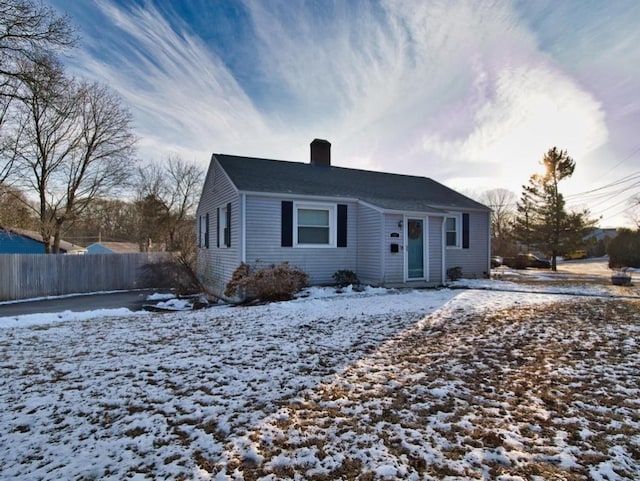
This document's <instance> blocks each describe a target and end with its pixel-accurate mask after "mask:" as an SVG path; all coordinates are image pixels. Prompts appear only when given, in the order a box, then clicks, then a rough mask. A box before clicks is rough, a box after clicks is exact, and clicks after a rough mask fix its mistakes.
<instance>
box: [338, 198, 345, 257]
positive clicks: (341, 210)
mask: <svg viewBox="0 0 640 481" xmlns="http://www.w3.org/2000/svg"><path fill="white" fill-rule="evenodd" d="M337 241H338V247H347V206H346V204H338V239H337Z"/></svg>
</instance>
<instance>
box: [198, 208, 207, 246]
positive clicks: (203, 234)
mask: <svg viewBox="0 0 640 481" xmlns="http://www.w3.org/2000/svg"><path fill="white" fill-rule="evenodd" d="M199 246H200V247H204V248H205V249H206V248H208V247H209V214H206V215H201V216H200V243H199Z"/></svg>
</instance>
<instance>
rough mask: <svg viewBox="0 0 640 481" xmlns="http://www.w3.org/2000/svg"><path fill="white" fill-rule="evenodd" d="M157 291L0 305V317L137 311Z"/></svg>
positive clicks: (90, 295) (78, 296) (93, 295)
mask: <svg viewBox="0 0 640 481" xmlns="http://www.w3.org/2000/svg"><path fill="white" fill-rule="evenodd" d="M154 292H157V290H139V291H126V292H115V293H110V294H89V295H77V296H72V297H61V298H56V299H43V300H38V301H21V302H12V303H8V304H0V317H9V316H21V315H24V314H41V313H48V312H64V311H73V312H84V311H95V310H98V309H118V308H121V307H126V308H127V309H130V310H132V311H139V310H141V309H142V305H143V304H146V303H147V301H146V298H147V296H148V295H149V294H153V293H154Z"/></svg>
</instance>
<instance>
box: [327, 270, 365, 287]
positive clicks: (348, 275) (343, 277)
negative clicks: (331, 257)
mask: <svg viewBox="0 0 640 481" xmlns="http://www.w3.org/2000/svg"><path fill="white" fill-rule="evenodd" d="M333 280H334V281H336V285H337V286H338V287H347V286H358V285H360V279H358V276H357V275H356V273H355V272H353V271H350V270H347V269H343V270H340V271H336V272H334V273H333Z"/></svg>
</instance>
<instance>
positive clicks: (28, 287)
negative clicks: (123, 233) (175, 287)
mask: <svg viewBox="0 0 640 481" xmlns="http://www.w3.org/2000/svg"><path fill="white" fill-rule="evenodd" d="M171 260H172V256H171V254H169V253H165V252H153V253H144V252H143V253H138V254H97V255H54V254H3V255H0V301H7V300H14V299H28V298H33V297H43V296H58V295H63V294H75V293H86V292H100V291H115V290H125V289H138V288H145V287H154V285H153V279H151V280H150V279H148V276H143V275H142V274H143V272H142V270H141V267H142V266H144V265H147V264H154V263H158V262H164V261H171ZM145 277H147V278H145Z"/></svg>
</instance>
